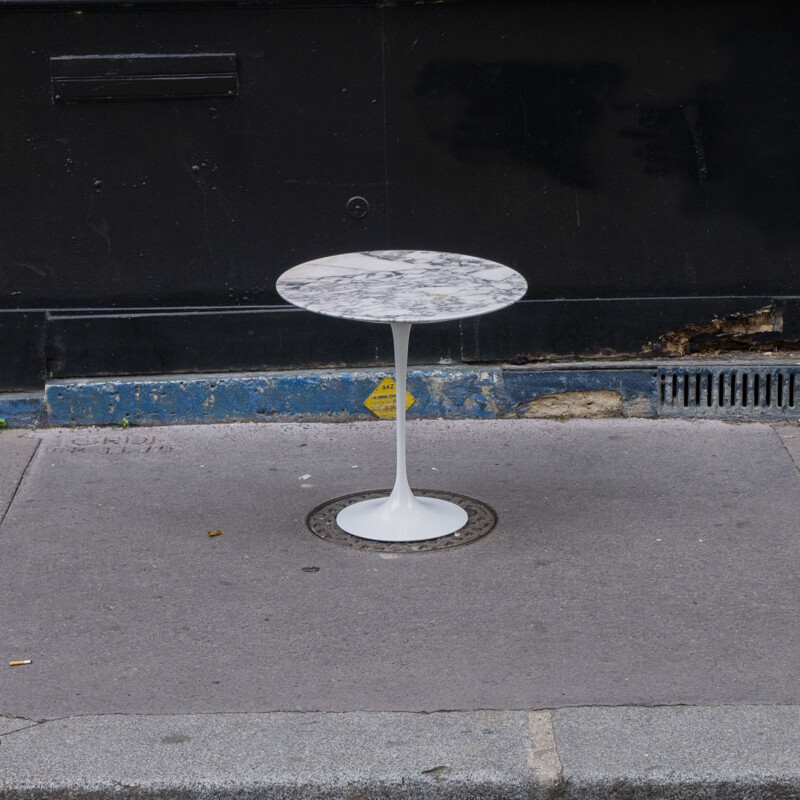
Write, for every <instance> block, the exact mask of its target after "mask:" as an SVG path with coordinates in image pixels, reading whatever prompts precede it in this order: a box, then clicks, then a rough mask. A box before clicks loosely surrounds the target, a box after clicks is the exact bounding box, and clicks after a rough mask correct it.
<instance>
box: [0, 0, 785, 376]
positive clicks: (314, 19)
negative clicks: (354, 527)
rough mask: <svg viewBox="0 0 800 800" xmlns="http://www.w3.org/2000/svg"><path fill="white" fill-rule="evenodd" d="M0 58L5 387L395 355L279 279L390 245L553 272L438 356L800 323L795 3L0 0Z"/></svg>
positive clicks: (531, 278)
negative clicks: (356, 209) (285, 288)
mask: <svg viewBox="0 0 800 800" xmlns="http://www.w3.org/2000/svg"><path fill="white" fill-rule="evenodd" d="M131 54H139V57H130V55H131ZM143 54H144V55H146V56H147V57H141V56H142V55H143ZM208 54H212V55H213V56H214V57H208ZM119 55H124V56H127V57H125V58H109V57H110V56H119ZM86 56H103V57H105V58H86ZM156 56H161V57H162V58H155V57H156ZM70 57H71V58H70ZM0 72H1V73H2V76H3V78H2V83H0V92H1V93H2V103H0V108H2V112H3V123H2V125H1V126H0V191H2V203H1V204H0V344H1V345H2V346H1V347H0V390H14V389H29V388H35V387H37V386H40V385H41V384H42V382H43V381H44V380H45V379H46V378H48V377H67V376H84V375H104V374H126V373H127V374H141V373H162V372H172V371H205V370H227V369H233V370H238V369H264V368H285V367H303V366H312V365H314V366H318V365H329V364H330V365H332V364H345V363H347V364H370V363H372V364H374V363H385V362H386V361H390V359H391V349H390V338H389V336H388V334H387V333H386V332H385V331H382V330H380V329H378V328H375V327H374V326H369V325H362V324H357V323H345V322H339V321H335V320H326V319H325V318H322V317H318V316H314V315H310V314H307V313H305V312H300V311H295V310H291V309H287V308H286V307H285V306H284V305H283V303H282V301H281V300H280V298H278V296H277V295H276V293H275V291H274V284H275V280H276V278H277V277H278V275H279V274H280V273H281V272H283V271H284V270H285V269H287V268H288V267H290V266H293V265H294V264H297V263H300V262H301V261H305V260H308V259H310V258H315V257H319V256H322V255H327V254H332V253H336V252H346V251H352V250H365V249H379V248H414V249H440V250H446V251H455V252H466V253H470V254H473V255H479V256H484V257H487V258H491V259H494V260H497V261H500V262H503V263H506V264H508V265H510V266H513V267H514V268H516V269H518V270H519V271H521V272H522V273H523V274H524V275H525V276H526V278H527V279H528V282H529V285H530V291H529V294H528V298H527V300H525V301H523V302H522V303H520V304H518V305H517V306H515V307H514V308H512V309H509V310H508V311H506V312H501V313H498V314H495V315H491V316H488V317H485V318H481V319H479V320H472V321H465V322H464V323H462V324H460V325H458V324H454V325H444V326H430V327H427V326H420V327H418V328H417V329H416V330H415V334H414V338H413V340H412V360H416V361H418V362H420V361H438V360H439V359H440V358H450V359H453V360H454V361H458V360H482V359H486V360H492V359H510V358H513V357H515V356H517V358H518V360H519V359H520V358H523V359H524V358H525V357H527V356H526V354H534V355H563V356H566V355H570V354H575V355H580V354H587V355H598V354H606V355H610V354H613V353H619V352H623V353H637V352H642V351H643V350H644V351H646V352H653V346H652V344H648V343H652V342H654V341H656V340H657V339H658V337H659V336H660V335H662V334H665V333H667V332H668V331H674V330H676V329H679V328H681V327H683V326H686V325H688V324H690V323H698V324H700V323H703V322H705V321H707V320H709V319H711V318H712V317H714V316H715V315H717V316H720V315H730V314H735V313H737V312H751V311H754V310H755V309H757V308H759V307H762V306H764V305H767V304H770V303H772V304H773V307H774V309H775V314H774V315H773V319H774V320H775V322H774V324H773V325H772V328H771V330H769V331H766V332H765V331H761V334H762V335H761V338H760V339H759V340H758V341H756V340H754V339H752V337H751V339H748V340H746V341H744V342H743V341H742V340H741V337H740V339H738V340H737V342H738V345H737V346H744V347H750V346H752V347H764V346H774V347H782V346H792V345H793V341H792V339H793V337H795V336H796V335H797V336H800V333H797V329H798V327H800V324H799V323H798V315H797V305H796V301H795V298H796V296H800V278H799V277H798V270H797V269H796V267H797V265H798V255H800V204H799V203H798V197H800V147H798V130H800V10H798V6H797V5H796V4H783V3H770V2H757V3H756V2H724V3H723V2H703V3H697V2H663V1H662V2H658V3H655V2H637V3H633V2H603V1H602V0H596V1H595V2H552V1H550V2H544V1H542V2H522V3H512V2H502V1H501V0H493V1H492V0H485V2H479V1H478V0H475V1H474V2H467V1H464V2H453V3H444V4H442V3H421V4H420V3H404V2H399V3H380V4H375V3H358V2H350V3H346V4H345V3H325V4H322V3H303V2H293V3H283V4H281V3H264V4H261V5H257V6H253V5H249V6H237V5H233V4H217V5H196V4H186V3H184V4H181V3H171V4H161V5H156V4H148V3H140V4H134V5H128V6H124V7H123V6H113V5H102V4H95V3H83V4H77V3H60V4H58V3H54V4H50V5H48V4H45V3H41V2H32V3H30V4H27V5H26V4H24V3H8V2H4V1H3V0H0ZM354 196H362V197H364V198H365V199H366V200H367V201H368V203H369V212H368V214H367V215H366V216H365V217H363V218H360V219H357V218H353V217H352V216H351V215H350V214H348V211H347V202H348V200H349V199H350V198H352V197H354ZM734 338H735V337H734ZM765 342H766V344H765Z"/></svg>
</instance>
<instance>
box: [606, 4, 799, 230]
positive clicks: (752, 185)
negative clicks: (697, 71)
mask: <svg viewBox="0 0 800 800" xmlns="http://www.w3.org/2000/svg"><path fill="white" fill-rule="evenodd" d="M720 41H721V43H722V44H723V46H724V47H725V49H726V50H727V51H728V53H729V56H730V60H729V66H728V69H727V74H726V75H725V77H724V78H723V79H722V80H719V81H700V82H698V84H697V90H696V94H695V96H693V97H690V98H685V99H683V100H681V101H680V102H678V103H674V104H670V105H658V104H654V103H653V102H652V100H653V98H652V97H650V98H638V99H637V100H636V101H633V102H628V103H625V104H618V105H617V106H616V110H617V111H618V112H622V113H628V114H632V115H634V116H635V118H636V124H635V125H633V126H630V127H624V126H623V127H622V128H621V130H620V135H621V136H623V137H627V138H629V139H631V140H632V150H631V152H632V155H633V156H634V158H636V159H638V161H639V163H640V164H641V169H642V170H643V171H644V172H645V173H646V174H651V175H656V176H676V177H685V178H688V179H689V180H688V181H687V183H686V191H685V205H684V208H683V211H684V213H688V214H692V213H695V212H699V211H702V209H708V208H713V209H715V210H716V211H717V212H718V213H725V214H730V215H732V216H734V217H740V218H741V219H742V220H747V221H750V222H752V223H755V224H756V225H757V227H758V228H759V230H760V231H761V232H762V234H764V235H765V236H766V237H767V238H768V239H769V241H770V242H771V243H772V245H773V246H775V245H778V246H789V245H792V244H796V243H797V242H800V204H798V202H797V198H798V197H800V146H799V133H800V129H799V127H798V126H799V125H800V23H798V20H797V18H796V14H779V15H778V16H776V17H775V18H773V19H768V20H762V21H761V22H760V24H758V25H755V26H754V25H745V24H742V23H737V24H735V25H733V26H732V28H731V30H729V31H727V32H725V33H723V34H721V35H720Z"/></svg>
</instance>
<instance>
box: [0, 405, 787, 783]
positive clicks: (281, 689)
mask: <svg viewBox="0 0 800 800" xmlns="http://www.w3.org/2000/svg"><path fill="white" fill-rule="evenodd" d="M393 435H394V434H393V427H392V425H391V423H378V422H371V423H353V424H339V425H326V424H278V423H274V424H262V425H258V424H242V425H219V426H198V427H192V426H182V427H174V428H168V427H166V428H165V427H161V428H154V429H140V428H132V429H127V430H120V429H110V428H105V429H77V430H76V429H71V430H67V429H51V430H44V431H19V430H14V431H11V430H7V431H4V432H2V433H0V520H1V521H0V548H2V549H0V553H1V554H2V561H1V562H0V563H1V564H2V566H0V574H1V575H2V581H0V608H2V609H3V610H2V614H1V615H0V657H1V658H2V659H4V660H5V663H7V662H8V661H9V660H12V659H28V658H30V659H32V664H30V665H28V666H22V667H13V668H11V667H7V666H1V664H2V663H3V662H0V670H1V671H0V676H2V677H0V712H2V714H4V715H5V716H0V797H3V798H6V797H8V798H12V797H13V798H16V797H67V796H69V797H76V796H87V797H88V796H90V795H91V796H93V797H100V796H103V797H105V796H106V795H111V794H117V793H118V792H120V791H125V792H127V793H130V794H133V793H142V794H146V795H148V796H159V797H167V796H169V797H178V796H187V797H188V796H189V795H190V794H191V795H192V796H201V795H202V796H211V795H214V796H221V795H226V796H228V795H230V796H233V795H236V796H237V797H251V796H252V797H254V798H255V797H256V796H258V797H270V798H271V797H275V798H283V797H286V798H289V797H291V798H295V797H297V798H300V797H302V798H311V797H314V798H315V797H320V798H322V797H326V798H327V797H331V798H333V797H337V798H338V797H343V798H344V797H352V798H356V797H363V798H367V797H370V798H371V797H382V798H383V797H398V798H400V797H442V798H445V797H448V798H449V797H453V798H455V797H497V798H500V797H504V798H515V797H536V796H541V797H575V798H579V797H580V798H605V797H614V798H623V797H624V798H628V797H631V798H633V797H637V798H638V797H664V798H673V797H674V798H679V797H680V798H695V797H697V798H701V797H702V798H706V797H708V798H711V797H714V798H729V797H730V798H761V797H763V798H773V797H781V798H789V797H791V798H798V797H800V680H799V679H798V664H799V663H800V626H799V625H798V622H797V620H798V616H799V614H800V591H798V577H797V576H798V574H800V536H799V535H798V522H797V521H798V518H799V517H800V475H798V471H797V466H796V463H795V460H794V459H798V460H800V429H798V428H797V427H792V426H785V427H779V426H769V425H763V424H726V423H722V422H699V421H694V422H689V421H664V420H660V421H659V420H596V421H589V420H583V421H580V420H576V421H571V422H564V423H561V422H547V421H537V420H507V421H502V420H495V421H455V422H447V421H438V422H437V421H415V422H412V423H410V424H409V443H408V450H409V473H410V480H411V483H412V485H414V486H419V487H424V488H429V489H447V490H452V491H454V492H459V493H462V494H465V495H468V496H472V497H477V498H479V499H480V500H482V501H484V502H486V503H488V504H489V505H491V506H492V507H493V508H494V509H495V510H496V511H497V513H498V517H499V522H498V526H497V527H496V528H495V530H494V531H492V532H491V533H490V534H489V535H488V536H486V537H485V538H483V539H481V540H479V541H478V542H476V543H474V544H470V545H467V546H463V547H457V548H454V549H450V550H445V551H439V552H429V553H412V554H402V555H400V554H389V553H370V552H361V551H354V550H351V549H348V548H343V547H339V546H336V545H334V544H331V543H328V542H325V541H322V540H321V539H318V538H316V537H314V536H313V535H312V534H311V533H310V532H309V531H308V530H307V528H306V527H305V522H304V520H305V516H306V514H307V513H308V511H310V510H311V509H312V508H314V507H315V506H317V505H318V504H320V503H322V502H324V501H326V500H329V499H331V498H333V497H336V496H339V495H343V494H348V493H350V492H354V491H359V490H366V489H376V488H382V487H386V488H388V487H389V486H390V484H391V482H392V478H393V470H394V455H393ZM307 476H310V477H307ZM212 529H220V530H222V531H223V535H222V536H217V537H213V538H209V537H208V535H207V534H208V531H209V530H212Z"/></svg>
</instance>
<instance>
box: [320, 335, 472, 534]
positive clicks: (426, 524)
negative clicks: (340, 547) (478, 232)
mask: <svg viewBox="0 0 800 800" xmlns="http://www.w3.org/2000/svg"><path fill="white" fill-rule="evenodd" d="M410 332H411V323H410V322H393V323H392V337H393V339H394V362H395V371H396V376H395V384H396V394H395V399H396V407H397V425H396V434H397V436H396V439H397V461H396V473H395V481H394V488H393V489H392V493H391V494H390V495H389V497H388V498H377V499H373V500H363V501H362V502H360V503H355V504H354V505H352V506H348V507H347V508H344V509H342V510H341V511H340V512H339V513H338V515H337V516H336V523H337V524H338V526H339V527H340V528H341V529H342V530H343V531H346V532H347V533H350V534H352V535H353V536H358V537H360V538H361V539H371V540H373V541H378V542H420V541H424V540H426V539H438V538H439V537H441V536H447V535H448V534H451V533H455V532H456V531H457V530H458V529H459V528H462V527H463V526H464V525H465V524H466V523H467V512H466V511H464V509H463V508H461V507H460V506H457V505H455V503H449V502H447V501H446V500H439V499H437V498H433V497H415V496H414V494H413V493H412V491H411V489H410V487H409V485H408V476H407V474H406V373H407V371H408V338H409V334H410Z"/></svg>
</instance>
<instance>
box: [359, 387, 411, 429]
mask: <svg viewBox="0 0 800 800" xmlns="http://www.w3.org/2000/svg"><path fill="white" fill-rule="evenodd" d="M395 392H396V386H395V382H394V379H393V378H384V379H383V380H382V381H381V382H380V383H379V384H378V385H377V386H376V387H375V389H374V390H373V392H372V394H370V396H369V397H368V398H367V399H366V400H365V401H364V405H365V406H366V407H367V408H368V409H369V410H370V411H371V412H372V413H373V414H374V415H375V416H376V417H380V418H381V419H394V418H395V417H396V416H397V405H396V403H395ZM415 399H416V398H414V396H413V395H412V394H411V393H410V392H406V410H408V409H409V408H411V406H412V404H413V403H414V400H415Z"/></svg>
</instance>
